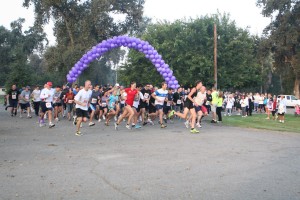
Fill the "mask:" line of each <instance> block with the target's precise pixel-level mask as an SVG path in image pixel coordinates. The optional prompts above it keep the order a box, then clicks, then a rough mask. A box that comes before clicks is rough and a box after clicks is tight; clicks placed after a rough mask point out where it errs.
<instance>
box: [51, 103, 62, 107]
mask: <svg viewBox="0 0 300 200" xmlns="http://www.w3.org/2000/svg"><path fill="white" fill-rule="evenodd" d="M60 106H62V104H61V103H54V104H53V108H55V107H60Z"/></svg>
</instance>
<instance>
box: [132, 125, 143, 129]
mask: <svg viewBox="0 0 300 200" xmlns="http://www.w3.org/2000/svg"><path fill="white" fill-rule="evenodd" d="M134 128H136V129H138V128H142V127H141V126H140V125H139V124H136V125H135V126H134Z"/></svg>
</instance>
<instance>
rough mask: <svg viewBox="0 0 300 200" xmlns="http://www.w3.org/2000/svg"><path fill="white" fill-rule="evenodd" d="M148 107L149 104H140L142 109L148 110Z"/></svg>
mask: <svg viewBox="0 0 300 200" xmlns="http://www.w3.org/2000/svg"><path fill="white" fill-rule="evenodd" d="M147 106H148V104H147V103H145V102H142V103H141V104H140V108H146V107H147Z"/></svg>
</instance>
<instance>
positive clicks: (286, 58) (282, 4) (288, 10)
mask: <svg viewBox="0 0 300 200" xmlns="http://www.w3.org/2000/svg"><path fill="white" fill-rule="evenodd" d="M257 5H258V6H260V7H262V14H263V15H264V16H267V17H272V18H273V20H272V22H271V23H270V24H269V26H267V27H266V29H265V34H266V36H267V38H268V39H267V42H266V43H264V44H263V46H264V48H266V49H268V50H269V51H271V52H272V53H273V56H274V68H275V69H276V71H277V72H278V73H279V75H280V76H282V77H283V80H285V81H284V82H283V88H287V90H285V92H290V91H291V90H293V91H294V92H295V95H296V96H298V97H299V96H300V43H299V41H300V31H299V30H300V17H299V16H300V1H295V0H277V1H274V0H258V1H257ZM290 69H291V70H290ZM287 72H289V73H287ZM292 85H294V86H292Z"/></svg>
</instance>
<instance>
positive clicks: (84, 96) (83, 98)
mask: <svg viewBox="0 0 300 200" xmlns="http://www.w3.org/2000/svg"><path fill="white" fill-rule="evenodd" d="M91 96H92V92H91V91H90V90H88V91H86V90H85V89H81V90H80V91H79V92H78V93H77V94H76V96H75V98H74V99H75V100H76V101H79V102H81V103H86V105H85V106H81V105H79V104H76V108H80V109H81V110H88V103H89V101H90V98H91Z"/></svg>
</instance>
